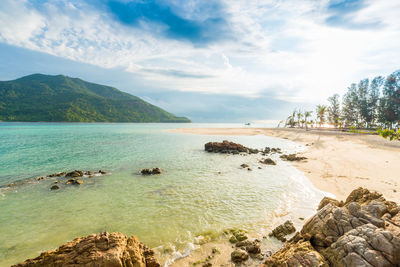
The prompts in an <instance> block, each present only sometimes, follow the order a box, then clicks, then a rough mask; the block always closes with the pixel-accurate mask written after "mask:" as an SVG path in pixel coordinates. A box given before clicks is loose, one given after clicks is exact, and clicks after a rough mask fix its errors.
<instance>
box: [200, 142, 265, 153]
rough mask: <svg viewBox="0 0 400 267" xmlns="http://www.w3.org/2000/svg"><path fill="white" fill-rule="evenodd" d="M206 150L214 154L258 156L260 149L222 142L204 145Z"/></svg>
mask: <svg viewBox="0 0 400 267" xmlns="http://www.w3.org/2000/svg"><path fill="white" fill-rule="evenodd" d="M204 150H205V151H207V152H214V153H224V154H239V153H249V154H257V153H258V152H259V150H258V149H252V148H248V147H245V146H243V145H241V144H237V143H233V142H229V141H227V140H224V141H222V142H221V143H220V142H208V143H207V144H205V145H204Z"/></svg>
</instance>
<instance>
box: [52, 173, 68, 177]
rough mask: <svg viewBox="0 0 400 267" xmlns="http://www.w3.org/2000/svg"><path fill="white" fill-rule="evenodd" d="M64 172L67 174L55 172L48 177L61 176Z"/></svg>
mask: <svg viewBox="0 0 400 267" xmlns="http://www.w3.org/2000/svg"><path fill="white" fill-rule="evenodd" d="M66 174H67V173H66V172H57V173H53V174H50V175H49V177H61V176H65V175H66Z"/></svg>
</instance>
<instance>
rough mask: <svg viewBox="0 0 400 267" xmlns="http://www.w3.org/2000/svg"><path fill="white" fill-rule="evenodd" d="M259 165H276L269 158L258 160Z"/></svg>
mask: <svg viewBox="0 0 400 267" xmlns="http://www.w3.org/2000/svg"><path fill="white" fill-rule="evenodd" d="M260 163H262V164H266V165H276V162H275V161H273V160H272V159H271V158H266V159H262V160H260Z"/></svg>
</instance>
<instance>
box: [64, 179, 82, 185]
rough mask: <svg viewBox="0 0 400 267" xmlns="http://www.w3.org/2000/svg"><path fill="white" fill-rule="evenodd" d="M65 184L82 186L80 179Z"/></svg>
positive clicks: (70, 180)
mask: <svg viewBox="0 0 400 267" xmlns="http://www.w3.org/2000/svg"><path fill="white" fill-rule="evenodd" d="M65 184H73V185H81V184H83V181H82V180H80V179H69V180H68V181H66V182H65Z"/></svg>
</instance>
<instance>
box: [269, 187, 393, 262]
mask: <svg viewBox="0 0 400 267" xmlns="http://www.w3.org/2000/svg"><path fill="white" fill-rule="evenodd" d="M399 210H400V208H399V206H398V205H397V204H396V203H394V202H391V201H386V200H385V199H384V198H383V196H382V195H381V194H379V193H377V192H370V191H369V190H367V189H365V188H358V189H356V190H354V191H353V192H352V193H351V194H350V195H349V196H348V198H347V199H346V201H345V202H339V201H336V200H333V199H330V198H324V199H323V200H322V201H321V203H320V205H319V209H318V211H317V213H316V214H315V215H314V216H313V217H311V218H310V219H309V220H308V221H307V222H306V223H305V225H304V226H303V228H302V230H301V231H300V232H299V233H297V234H296V235H295V236H294V237H293V238H292V239H291V240H289V241H288V242H287V243H286V244H285V246H284V247H283V248H282V249H281V250H279V251H278V252H276V253H275V254H274V255H272V256H271V257H270V258H268V259H267V260H266V262H265V266H338V267H341V266H346V267H352V266H357V267H358V266H360V267H361V266H376V267H378V266H400V223H399V222H400V213H399Z"/></svg>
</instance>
